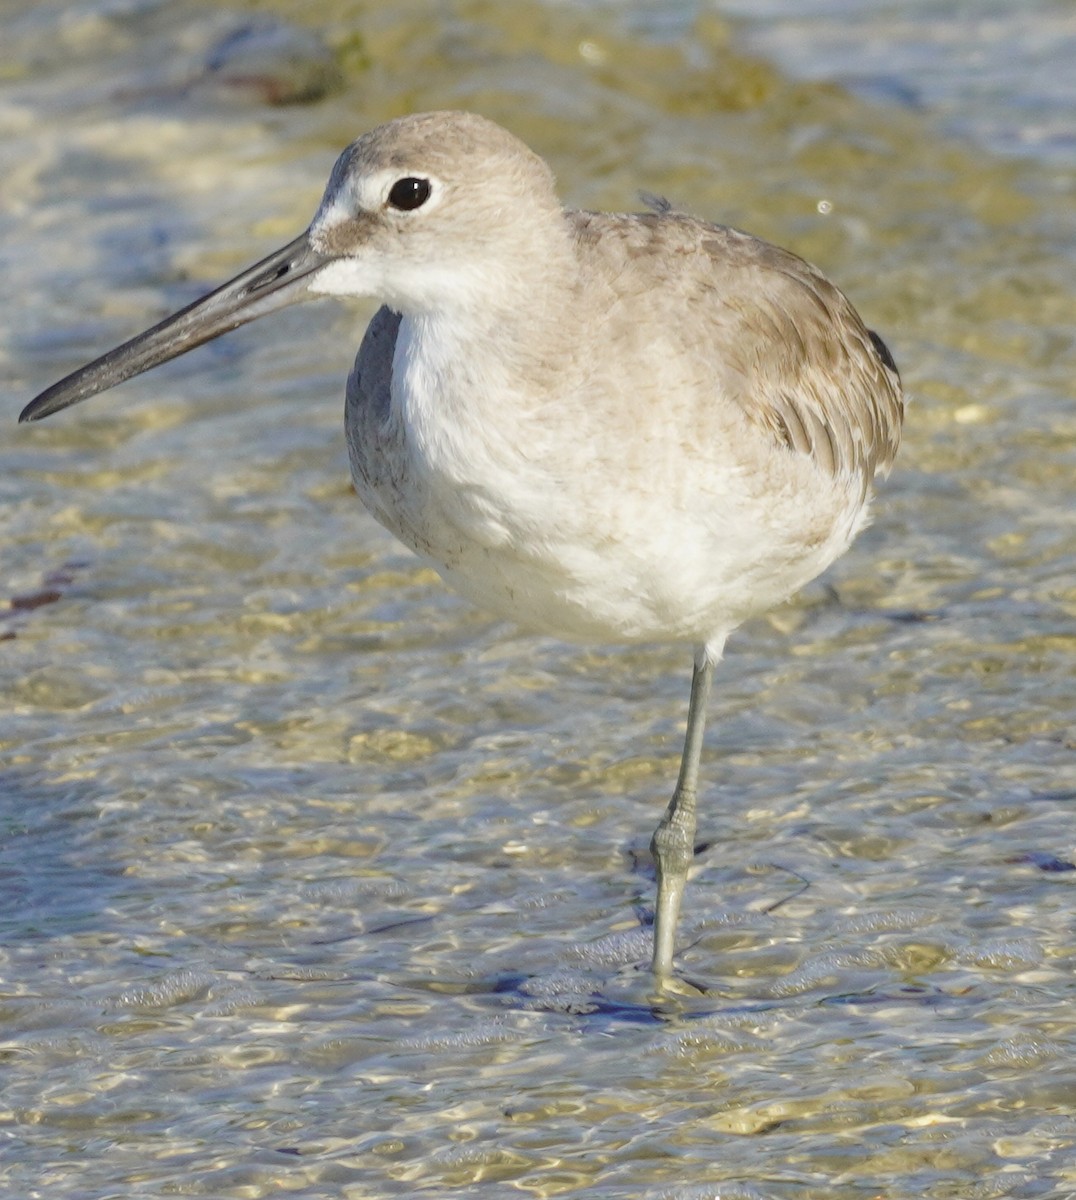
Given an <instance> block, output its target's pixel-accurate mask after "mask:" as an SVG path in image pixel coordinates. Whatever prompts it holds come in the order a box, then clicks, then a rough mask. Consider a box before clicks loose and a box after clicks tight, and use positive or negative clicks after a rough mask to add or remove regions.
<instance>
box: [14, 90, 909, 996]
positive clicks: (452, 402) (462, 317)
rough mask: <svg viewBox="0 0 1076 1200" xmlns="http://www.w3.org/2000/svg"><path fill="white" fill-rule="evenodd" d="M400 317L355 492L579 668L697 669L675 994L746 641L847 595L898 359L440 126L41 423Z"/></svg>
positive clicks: (714, 254) (724, 251) (657, 217)
mask: <svg viewBox="0 0 1076 1200" xmlns="http://www.w3.org/2000/svg"><path fill="white" fill-rule="evenodd" d="M319 296H340V297H367V298H372V299H374V300H375V301H377V302H379V303H380V306H381V307H379V308H378V310H377V311H376V313H375V315H374V316H373V318H372V319H371V320H370V322H369V325H368V327H367V329H366V331H365V335H364V336H363V338H362V342H361V345H360V348H359V350H358V354H357V357H356V358H355V362H354V367H353V368H352V370H351V372H350V375H349V377H348V380H347V386H346V399H345V433H346V439H347V445H348V452H349V459H350V467H351V473H352V477H353V481H354V485H355V489H356V491H357V493H358V495H359V497H360V499H361V500H362V502H363V503H364V504H365V506H366V507H367V509H368V510H369V511H370V512H371V513H372V514H373V516H374V517H375V518H376V519H377V520H378V521H379V522H380V523H381V524H382V525H383V526H385V527H386V528H387V529H388V530H389V531H390V532H391V533H393V534H394V535H395V536H396V537H397V538H399V540H400V541H401V542H403V543H404V544H405V545H406V546H408V547H409V548H410V549H411V550H412V551H413V552H414V553H415V554H416V555H418V556H419V557H420V558H422V559H424V560H426V561H427V562H428V563H430V564H432V565H433V566H434V567H435V568H436V569H437V570H438V571H439V572H440V574H441V575H442V577H443V578H444V579H445V581H446V582H447V583H448V584H449V585H450V586H452V587H453V588H455V589H456V590H458V591H459V592H461V593H462V594H463V595H465V596H467V597H469V598H470V599H471V600H473V601H474V602H476V603H477V604H479V605H481V606H482V607H484V608H485V609H487V610H489V611H491V612H493V613H495V614H498V615H500V616H504V617H508V618H511V619H512V620H513V621H515V622H516V623H517V624H518V625H520V626H521V627H524V628H527V629H530V630H534V631H537V632H541V633H545V634H552V635H555V636H556V637H558V638H561V639H565V640H569V641H586V642H598V643H607V644H614V643H671V644H678V645H683V646H684V647H685V648H690V650H691V652H692V656H693V671H692V680H691V691H690V699H689V702H688V711H687V722H686V735H685V740H684V747H683V753H682V756H681V760H680V769H679V774H678V777H677V780H676V784H675V787H674V789H673V794H672V798H671V800H670V801H669V804H668V807H667V808H666V809H665V811H664V814H663V815H662V817H661V820H660V822H659V824H658V826H657V829H656V830H655V832H654V835H653V838H652V841H651V850H652V853H653V860H654V870H655V876H656V890H657V894H656V900H655V907H654V916H653V951H652V957H651V960H650V964H649V965H650V968H651V970H652V972H653V975H654V976H655V977H656V979H657V980H658V982H659V983H668V982H670V981H671V979H672V977H673V975H674V970H675V967H674V957H675V952H676V929H677V923H678V919H679V915H680V911H681V906H682V900H683V895H684V889H685V885H686V882H687V876H688V869H689V867H690V866H691V863H692V860H693V857H694V852H695V834H696V825H697V806H698V792H699V774H700V759H701V753H702V749H703V740H704V730H705V723H706V709H707V701H708V698H709V695H710V691H711V685H712V680H713V674H714V669H715V667H716V665H717V664H718V662H719V661H720V659H721V657H722V654H723V651H724V647H725V643H726V639H727V638H728V637H729V635H730V634H731V633H732V632H733V631H734V630H735V629H737V628H738V627H739V626H740V625H741V624H742V623H743V622H744V621H746V620H748V619H749V618H751V617H754V616H757V615H759V614H762V613H764V612H766V611H767V610H769V609H771V608H772V607H773V606H774V605H776V604H778V603H780V602H781V601H784V600H785V599H787V598H788V597H789V596H791V595H792V594H793V593H795V592H796V591H798V590H799V589H800V588H801V587H803V585H805V584H806V583H808V582H809V581H810V580H812V579H814V578H815V577H816V576H817V575H819V574H820V573H821V572H822V571H823V570H825V569H826V567H828V566H829V565H830V564H831V563H832V562H833V561H834V560H835V559H836V558H837V557H838V556H839V555H841V554H842V553H843V552H844V551H845V550H846V549H847V548H848V546H849V545H850V544H851V542H852V540H853V538H854V537H855V535H856V533H857V532H858V531H859V530H860V529H861V528H862V527H863V526H864V524H865V523H866V522H867V520H868V517H869V507H870V501H871V494H872V484H873V481H874V480H875V479H876V478H880V477H882V476H884V475H885V474H887V473H888V471H889V469H890V466H891V464H892V463H893V460H894V457H895V455H896V453H897V450H898V446H899V443H900V435H901V427H902V424H903V418H904V401H903V393H902V387H901V379H900V374H899V372H898V370H897V366H896V363H895V362H894V359H893V356H892V355H891V353H890V351H889V349H888V348H887V346H886V344H885V343H884V342H883V340H882V339H881V337H879V335H878V334H877V333H875V332H874V331H872V330H870V329H868V328H867V326H866V325H865V324H864V322H863V321H862V319H861V318H860V316H859V315H858V313H857V312H856V310H855V309H854V308H853V306H852V304H851V302H850V301H849V300H848V299H847V298H846V296H845V295H844V294H843V293H842V292H841V291H840V290H839V289H838V288H837V287H836V286H835V285H834V284H833V283H831V282H830V281H829V279H827V278H826V276H825V275H823V274H822V272H821V271H820V270H818V269H817V268H816V267H814V266H812V265H810V264H809V263H807V262H806V261H805V260H804V259H802V258H800V257H798V256H797V255H795V254H793V253H792V252H790V251H788V250H785V249H782V248H780V247H778V246H776V245H773V244H772V243H769V242H767V241H765V240H762V239H760V238H758V237H755V236H752V235H751V234H749V233H745V232H743V231H740V230H738V229H735V228H732V227H730V226H725V225H721V224H716V223H711V222H709V221H706V220H703V219H701V218H699V217H696V216H693V215H690V214H688V213H686V212H682V211H679V210H678V209H676V208H674V207H673V206H672V205H671V204H669V203H668V202H666V201H663V200H657V201H654V202H653V203H652V205H651V207H650V209H649V210H648V211H644V212H636V213H612V212H593V211H585V210H581V209H573V208H566V207H565V206H564V205H563V204H562V202H561V200H560V199H559V196H558V193H557V190H556V185H555V180H554V176H553V173H552V171H551V169H550V167H549V166H548V164H547V163H546V162H545V161H544V160H543V159H542V158H541V157H540V156H539V155H537V154H536V153H534V152H533V151H532V150H531V149H530V148H529V147H528V146H527V145H525V144H524V143H523V142H522V141H521V140H519V139H518V138H517V137H515V136H514V135H513V134H512V133H510V132H509V131H508V130H506V129H505V128H503V127H502V126H501V125H499V124H496V123H495V122H493V121H491V120H489V119H487V118H485V117H483V116H480V115H478V114H475V113H469V112H459V111H437V112H428V113H420V114H413V115H408V116H403V117H399V118H396V119H394V120H390V121H388V122H386V123H384V124H381V125H379V126H377V127H376V128H374V129H372V130H370V131H369V132H367V133H365V134H363V135H362V136H361V137H359V138H358V140H357V141H355V142H353V143H352V144H351V145H350V146H348V147H347V149H345V150H344V151H343V153H342V154H341V155H340V157H339V158H338V160H337V161H336V164H335V166H334V167H333V170H332V173H331V175H330V178H329V182H328V185H327V187H326V189H325V192H324V195H323V197H322V199H321V202H320V204H319V206H318V208H317V210H316V212H315V214H314V217H313V220H312V221H311V223H310V225H309V227H308V228H307V229H306V230H305V232H303V233H302V234H301V235H300V236H299V237H297V238H296V239H295V240H293V241H291V242H289V243H288V244H287V245H286V246H284V247H283V248H281V249H280V250H278V251H276V252H275V253H273V254H270V255H269V256H268V257H266V258H264V259H262V260H261V261H260V262H258V263H256V264H255V265H253V266H252V267H250V268H249V269H247V270H245V271H243V272H242V273H241V274H239V275H237V276H236V277H235V278H234V279H232V280H231V281H229V282H227V283H225V284H223V285H222V286H221V287H218V288H217V289H216V290H214V291H212V292H210V293H209V294H208V295H206V296H205V297H203V298H202V299H200V300H197V301H195V302H194V303H192V304H189V305H188V306H187V307H185V308H183V309H181V310H180V311H178V312H177V313H175V314H174V315H172V316H170V317H167V318H165V319H164V320H162V321H160V322H159V323H158V324H156V325H154V326H153V327H152V328H150V329H148V330H146V331H145V332H143V333H140V334H138V335H137V336H136V337H133V338H132V339H131V340H129V341H127V342H124V343H123V344H122V345H120V346H118V347H117V348H116V349H114V350H111V351H109V352H108V353H106V354H103V355H102V356H101V357H100V358H97V359H95V360H94V361H93V362H91V363H89V364H87V365H86V366H84V367H82V368H81V369H79V370H77V371H75V372H73V373H72V374H71V375H69V376H67V377H66V378H64V379H63V380H61V381H60V382H59V383H56V384H54V385H53V386H52V387H50V388H48V389H47V390H45V391H44V392H42V393H41V394H40V395H39V396H37V397H36V399H34V400H33V401H31V402H30V403H29V404H28V405H27V406H26V408H25V409H24V410H23V412H22V414H21V416H20V418H19V419H20V421H36V420H39V419H40V418H42V417H47V416H50V415H52V414H54V413H56V412H58V411H60V410H61V409H63V408H67V407H68V406H70V405H72V404H77V403H79V402H81V401H83V400H85V399H87V398H88V397H90V396H93V395H95V394H97V393H99V392H103V391H105V390H107V389H109V388H112V387H114V386H115V385H116V384H119V383H121V382H123V381H124V380H126V379H129V378H131V377H132V376H135V375H138V374H141V373H142V372H144V371H148V370H150V369H151V368H152V367H155V366H157V365H158V364H160V363H162V362H165V361H167V360H169V359H172V358H175V357H176V356H177V355H180V354H184V353H186V352H187V351H188V350H191V349H193V348H194V347H196V346H199V345H201V344H202V343H204V342H207V341H209V340H211V339H213V338H216V337H219V336H220V335H222V334H225V333H227V332H229V331H230V330H232V329H235V328H237V327H238V326H240V325H244V324H246V323H247V322H249V321H252V320H255V319H257V318H260V317H262V316H265V315H267V314H270V313H272V312H275V311H277V310H279V309H281V308H283V307H285V306H287V305H290V304H292V303H295V302H297V301H301V300H306V299H309V298H313V297H319Z"/></svg>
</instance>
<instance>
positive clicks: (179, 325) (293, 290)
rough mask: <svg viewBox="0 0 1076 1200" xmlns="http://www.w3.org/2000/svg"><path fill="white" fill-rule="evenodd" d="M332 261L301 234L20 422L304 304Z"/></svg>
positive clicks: (67, 383)
mask: <svg viewBox="0 0 1076 1200" xmlns="http://www.w3.org/2000/svg"><path fill="white" fill-rule="evenodd" d="M330 261H331V257H330V256H329V255H326V254H322V253H321V252H319V251H317V250H315V249H314V248H313V247H312V246H311V244H310V237H309V233H304V234H303V235H302V236H301V237H297V238H296V239H295V241H294V242H289V243H288V245H286V246H284V247H282V248H281V249H280V250H277V251H276V253H275V254H270V255H269V257H268V258H263V259H262V260H261V262H258V263H255V264H254V266H252V267H249V268H248V269H247V270H245V271H244V272H243V273H242V274H241V275H237V276H236V277H235V278H234V279H232V280H229V282H228V283H225V284H223V285H222V286H221V287H219V288H217V289H216V290H215V291H212V292H210V293H209V295H208V296H203V297H202V298H201V299H200V300H195V302H194V303H193V304H188V305H187V307H186V308H182V309H180V310H179V312H177V313H173V314H172V316H170V317H165V319H164V320H163V321H161V322H159V323H158V324H157V325H154V326H153V328H152V329H147V330H146V331H145V332H144V333H140V334H138V336H137V337H133V338H131V340H130V341H128V342H124V343H123V345H122V346H117V347H116V348H115V349H114V350H109V352H108V353H107V354H102V355H101V357H100V358H95V359H94V360H93V362H91V363H87V364H86V366H84V367H80V368H79V369H78V370H77V371H74V372H72V373H71V374H70V375H68V376H67V377H66V378H65V379H61V380H60V382H59V383H54V384H53V385H52V387H50V388H47V389H46V390H45V391H43V392H42V393H41V395H40V396H37V397H35V398H34V399H33V400H31V401H30V403H29V404H28V405H27V406H26V407H25V408H24V409H23V410H22V413H21V414H20V415H19V420H20V421H40V420H41V418H42V417H48V416H51V415H52V414H53V413H55V412H59V411H60V409H62V408H68V407H70V406H71V405H72V404H79V403H81V402H82V401H83V400H87V399H89V397H90V396H96V395H97V394H98V392H105V391H107V390H108V389H109V388H111V387H115V386H116V384H118V383H123V381H124V380H125V379H131V378H133V377H134V376H135V375H141V374H142V372H143V371H148V370H150V369H151V368H152V367H156V366H159V365H160V364H161V363H163V362H167V361H168V360H169V359H172V358H177V357H178V356H179V355H181V354H186V352H187V351H188V350H193V349H194V348H195V346H201V345H203V344H204V343H205V342H210V341H212V340H213V339H214V338H218V337H220V336H221V334H223V333H228V332H230V331H231V330H233V329H238V328H239V326H240V325H246V324H247V322H248V321H254V320H256V319H257V318H258V317H264V316H265V315H266V314H267V313H271V312H276V311H277V310H278V309H281V308H285V307H287V305H289V304H295V303H296V302H297V301H300V300H305V299H308V298H309V297H310V292H309V284H310V277H311V276H312V275H313V274H314V273H315V272H316V271H318V270H320V268H321V267H323V266H325V264H326V263H328V262H330Z"/></svg>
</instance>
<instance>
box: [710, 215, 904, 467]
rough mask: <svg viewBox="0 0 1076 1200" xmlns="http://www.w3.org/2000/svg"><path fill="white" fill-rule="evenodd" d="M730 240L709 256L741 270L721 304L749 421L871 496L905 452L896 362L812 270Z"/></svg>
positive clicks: (758, 245)
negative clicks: (731, 331) (730, 320)
mask: <svg viewBox="0 0 1076 1200" xmlns="http://www.w3.org/2000/svg"><path fill="white" fill-rule="evenodd" d="M722 232H725V231H722ZM727 232H728V235H729V236H728V237H724V238H719V239H707V240H706V241H704V242H703V244H702V247H703V249H705V250H707V251H708V252H709V253H710V254H711V255H712V256H720V258H721V260H722V262H723V265H724V266H725V267H726V268H727V267H728V266H729V265H730V264H732V267H733V270H732V274H731V276H728V275H726V278H727V281H728V282H727V286H726V289H725V292H724V295H723V296H722V301H723V302H724V304H726V305H728V306H729V307H730V308H731V309H732V310H733V311H734V313H735V325H736V329H735V337H734V339H733V344H734V345H735V346H736V350H735V353H736V356H737V358H738V360H739V365H740V374H741V376H742V378H743V381H744V388H743V392H742V395H740V396H739V397H737V399H738V401H739V403H740V405H741V407H742V409H743V411H744V414H745V416H746V417H747V419H748V420H749V421H751V422H752V423H753V424H755V425H758V426H760V427H761V428H763V429H766V430H768V431H769V432H770V433H771V435H772V436H773V437H774V438H776V439H777V440H778V441H779V442H780V443H782V444H783V445H785V446H787V447H788V448H789V449H791V450H793V451H797V452H799V453H802V454H807V455H810V457H811V458H812V459H814V461H815V462H816V463H818V465H819V466H821V467H822V468H823V469H824V470H826V471H828V472H829V473H831V474H834V475H851V476H855V477H858V478H859V479H860V480H861V481H862V484H863V487H864V489H865V488H866V487H867V486H868V485H869V483H870V481H871V479H872V478H873V477H874V476H875V474H885V472H887V471H888V470H889V467H890V466H891V464H892V462H893V459H894V457H895V456H896V453H897V448H898V446H899V445H900V433H901V425H902V423H903V420H904V401H903V395H902V391H901V383H900V375H899V373H898V371H897V367H896V363H895V362H894V361H893V356H892V355H891V354H890V353H889V350H888V348H887V347H886V345H885V343H884V342H883V341H882V339H881V338H880V337H878V335H877V334H876V333H873V332H872V331H871V330H869V329H867V327H866V326H865V325H864V324H863V322H862V320H861V319H860V317H859V314H858V313H857V312H856V311H855V309H854V308H853V307H852V305H851V304H850V302H849V301H848V299H847V298H846V297H845V296H844V294H843V293H842V292H841V291H840V290H839V289H838V288H836V287H835V286H834V285H833V284H832V283H830V282H829V280H828V279H826V278H825V276H824V275H822V274H821V273H820V272H819V271H817V270H816V269H815V268H814V267H812V266H811V265H810V264H809V263H806V262H804V261H803V260H802V259H800V258H797V257H796V256H795V255H794V254H790V253H789V252H788V251H785V250H781V249H779V248H778V247H776V246H771V245H769V244H768V243H766V242H761V241H759V240H758V239H755V238H749V237H748V235H745V234H737V233H735V232H734V231H727Z"/></svg>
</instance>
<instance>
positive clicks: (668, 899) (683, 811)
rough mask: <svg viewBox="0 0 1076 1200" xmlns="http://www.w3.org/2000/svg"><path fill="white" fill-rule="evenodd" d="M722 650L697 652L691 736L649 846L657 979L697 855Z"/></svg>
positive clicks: (668, 963)
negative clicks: (699, 806) (698, 808)
mask: <svg viewBox="0 0 1076 1200" xmlns="http://www.w3.org/2000/svg"><path fill="white" fill-rule="evenodd" d="M717 657H718V655H716V654H715V655H713V656H712V657H711V655H710V654H709V653H707V648H705V647H702V648H700V649H699V650H698V651H696V654H695V672H694V674H693V675H692V677H691V702H690V704H689V705H688V710H687V737H686V738H685V739H684V754H683V757H682V758H681V759H680V776H679V778H678V779H677V781H676V790H675V791H674V792H673V797H672V799H671V800H670V801H669V807H668V808H667V809H666V810H665V815H664V816H663V817H662V818H661V823H660V824H659V825H658V827H657V829H656V830H654V836H653V838H652V839H651V841H650V851H651V853H652V854H653V856H654V866H655V868H656V870H657V877H658V900H657V908H656V909H655V911H654V959H653V969H654V974H655V975H656V976H657V977H658V978H659V979H664V978H667V977H668V976H669V975H671V974H672V960H673V951H674V950H675V948H676V920H677V917H678V916H679V915H680V901H681V900H682V899H683V895H684V885H685V884H686V883H687V872H688V868H689V867H690V866H691V860H692V858H693V857H694V855H695V805H696V800H697V797H698V785H699V756H700V755H701V753H702V740H703V734H704V733H705V730H706V701H707V700H708V698H709V696H710V685H711V684H712V683H713V677H714V662H715V661H716V659H717Z"/></svg>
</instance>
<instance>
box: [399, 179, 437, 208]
mask: <svg viewBox="0 0 1076 1200" xmlns="http://www.w3.org/2000/svg"><path fill="white" fill-rule="evenodd" d="M429 198H430V181H429V180H428V179H416V178H415V177H414V176H413V175H409V176H408V177H407V178H406V179H397V180H396V182H395V183H394V184H393V185H392V188H391V190H390V191H389V203H390V204H391V205H392V207H393V208H399V209H401V210H402V211H403V212H410V211H411V210H412V209H414V208H421V207H422V206H423V205H424V204H425V203H426V201H427V200H429Z"/></svg>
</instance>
